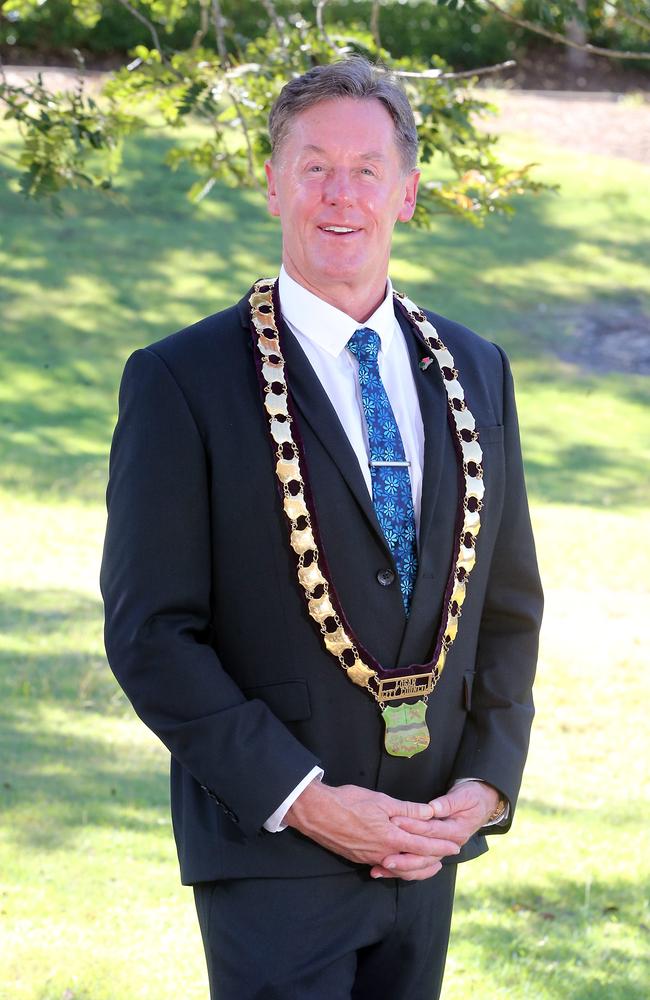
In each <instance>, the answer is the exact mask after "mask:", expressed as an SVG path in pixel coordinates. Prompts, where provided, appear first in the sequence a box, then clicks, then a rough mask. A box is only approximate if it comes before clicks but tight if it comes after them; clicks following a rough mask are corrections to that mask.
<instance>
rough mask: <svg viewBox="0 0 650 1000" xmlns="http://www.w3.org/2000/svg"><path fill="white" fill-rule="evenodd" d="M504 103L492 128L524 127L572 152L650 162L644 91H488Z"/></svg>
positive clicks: (649, 109) (649, 104)
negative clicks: (618, 92) (620, 92)
mask: <svg viewBox="0 0 650 1000" xmlns="http://www.w3.org/2000/svg"><path fill="white" fill-rule="evenodd" d="M486 96H487V97H488V98H489V100H491V101H492V102H493V103H494V104H496V105H497V107H498V108H499V114H498V116H497V117H495V118H494V119H491V120H490V121H489V124H488V128H489V130H490V131H491V132H496V133H499V134H503V133H506V132H520V133H521V132H524V133H528V134H531V135H534V136H539V137H540V138H543V139H545V140H546V141H547V142H550V143H552V144H553V145H557V146H562V147H563V148H564V149H569V150H571V151H572V152H579V153H601V154H604V155H606V156H614V157H622V158H624V159H628V160H637V161H638V162H639V163H645V164H646V165H647V166H649V167H650V101H649V100H648V98H647V95H646V96H645V98H644V97H643V96H641V95H639V96H638V97H637V96H633V97H632V96H629V95H620V94H610V93H607V92H605V93H600V94H599V93H590V94H584V93H575V92H571V91H557V90H556V91H547V92H546V93H544V92H541V91H530V90H518V91H513V90H490V91H487V90H486Z"/></svg>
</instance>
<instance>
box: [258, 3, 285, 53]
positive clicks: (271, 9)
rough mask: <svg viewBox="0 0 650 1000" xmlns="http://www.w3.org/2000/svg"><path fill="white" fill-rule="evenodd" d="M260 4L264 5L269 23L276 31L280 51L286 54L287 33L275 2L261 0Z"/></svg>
mask: <svg viewBox="0 0 650 1000" xmlns="http://www.w3.org/2000/svg"><path fill="white" fill-rule="evenodd" d="M262 6H263V7H264V10H265V11H266V13H267V14H268V15H269V18H270V20H271V23H272V24H273V27H274V28H275V30H276V31H277V33H278V39H279V41H280V48H281V50H282V52H284V54H285V55H286V54H287V49H288V41H289V40H288V38H287V33H286V31H285V22H284V21H283V19H282V18H281V17H280V15H279V14H278V12H277V10H276V9H275V4H274V3H273V0H262Z"/></svg>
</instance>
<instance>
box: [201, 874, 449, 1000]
mask: <svg viewBox="0 0 650 1000" xmlns="http://www.w3.org/2000/svg"><path fill="white" fill-rule="evenodd" d="M456 867H457V866H456V865H454V864H450V865H445V866H443V868H442V870H441V871H440V872H438V874H437V875H435V876H434V877H433V878H431V879H427V880H426V881H424V882H404V881H401V880H400V879H371V878H370V876H369V875H368V874H367V873H366V872H350V873H346V874H344V875H332V876H327V877H321V878H294V879H275V878H267V879H232V880H228V881H219V882H202V883H199V884H198V885H195V886H194V894H195V900H196V908H197V912H198V916H199V924H200V927H201V934H202V937H203V944H204V946H205V953H206V958H207V963H208V975H209V979H210V997H211V1000H436V998H437V997H439V995H440V987H441V984H442V975H443V971H444V965H445V958H446V955H447V942H448V939H449V927H450V923H451V911H452V905H453V897H454V886H455V879H456Z"/></svg>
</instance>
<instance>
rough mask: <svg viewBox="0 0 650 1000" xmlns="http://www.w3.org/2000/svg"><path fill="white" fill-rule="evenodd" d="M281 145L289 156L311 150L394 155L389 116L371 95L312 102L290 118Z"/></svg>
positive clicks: (393, 138) (361, 154)
mask: <svg viewBox="0 0 650 1000" xmlns="http://www.w3.org/2000/svg"><path fill="white" fill-rule="evenodd" d="M282 147H283V150H285V151H286V152H287V153H289V155H292V156H299V155H301V154H302V153H303V152H307V153H308V152H310V151H314V149H316V150H320V151H322V152H329V153H335V152H338V153H342V154H345V155H348V156H355V155H356V156H366V155H368V154H369V153H373V154H374V155H375V156H376V157H379V156H384V157H387V158H390V157H392V156H393V155H397V145H396V136H395V126H394V124H393V119H392V118H391V116H390V114H389V112H388V111H387V109H386V108H385V107H384V105H383V104H382V103H381V101H378V100H377V99H376V98H375V97H364V98H359V99H357V98H352V97H335V98H328V99H327V100H323V101H318V103H317V104H312V106H311V107H309V108H306V109H305V110H304V111H300V112H299V113H298V114H297V115H296V116H295V117H294V118H292V119H291V121H290V122H289V126H288V129H287V132H286V135H285V138H284V141H283V143H282Z"/></svg>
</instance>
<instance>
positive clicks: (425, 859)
mask: <svg viewBox="0 0 650 1000" xmlns="http://www.w3.org/2000/svg"><path fill="white" fill-rule="evenodd" d="M434 844H437V845H439V849H438V848H434V846H433V845H434ZM459 850H460V848H459V846H458V844H448V843H445V842H444V841H434V842H433V843H432V850H431V851H430V852H429V854H426V855H424V854H408V853H405V854H388V855H387V856H386V857H385V858H382V860H381V866H382V868H387V869H388V871H396V870H398V869H402V868H404V869H405V870H412V869H415V868H425V867H426V866H427V865H430V864H431V863H432V862H435V861H440V859H441V858H447V857H454V856H455V855H456V854H458V852H459Z"/></svg>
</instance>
